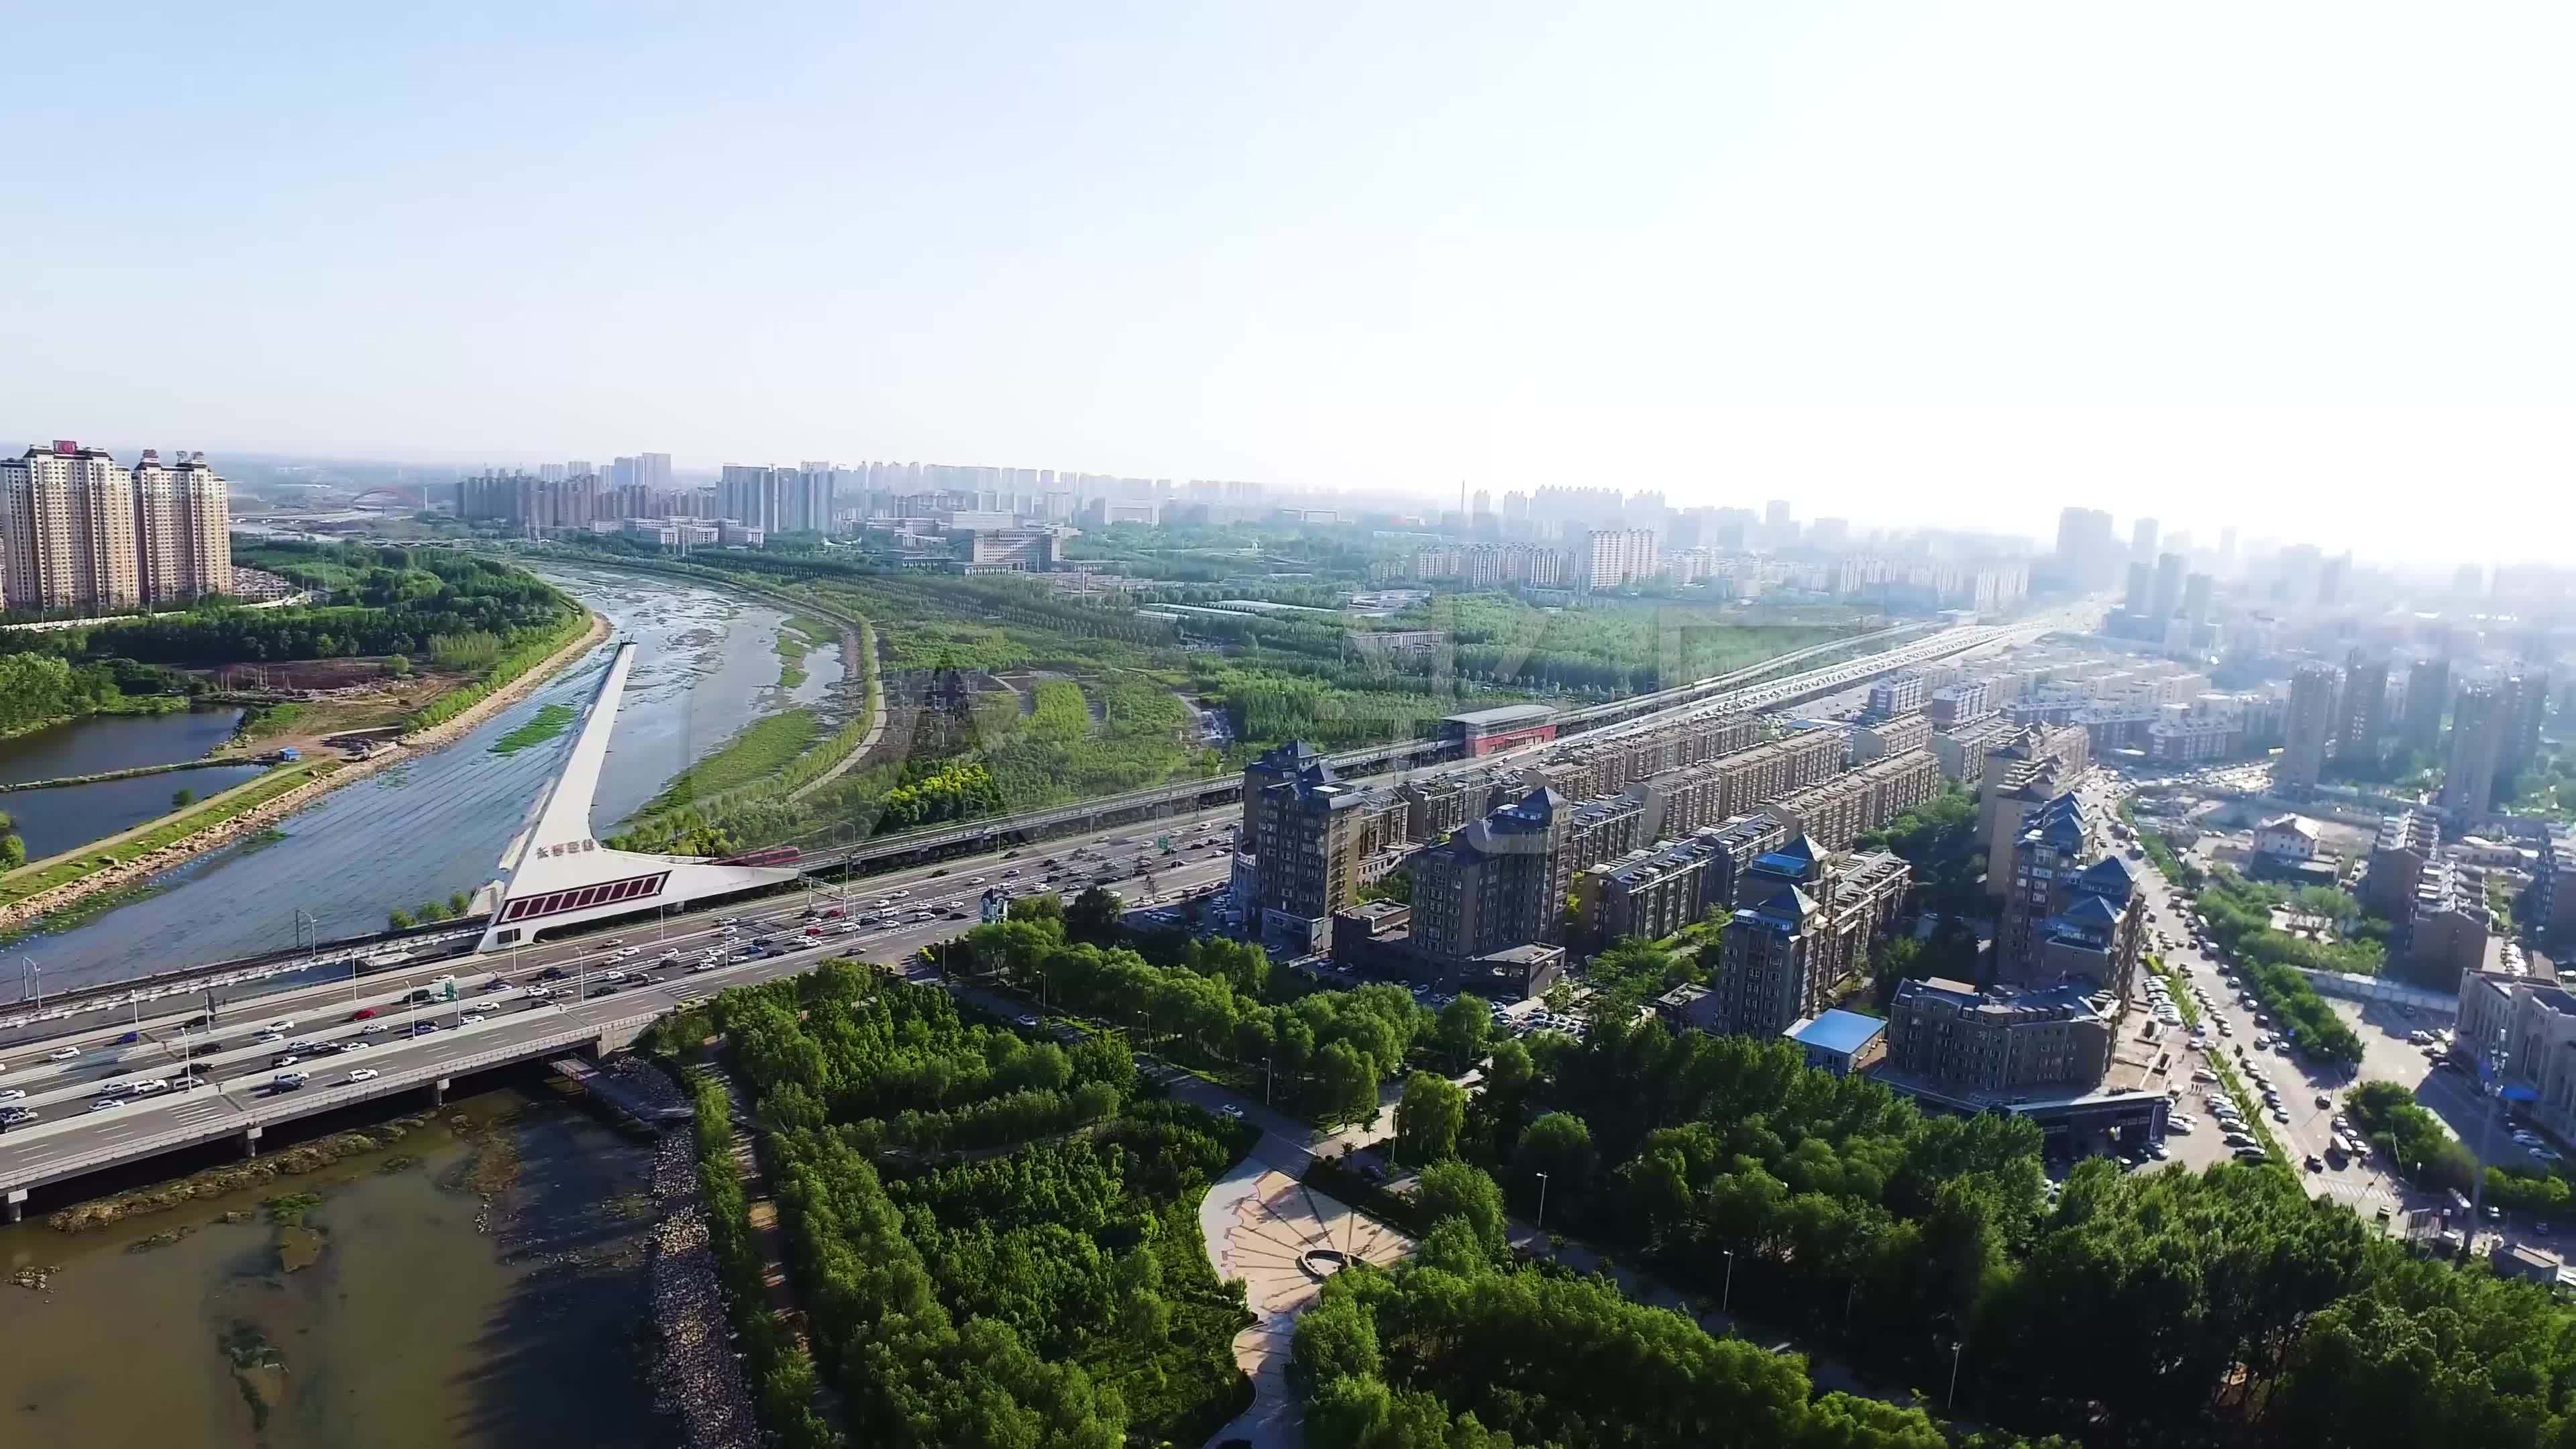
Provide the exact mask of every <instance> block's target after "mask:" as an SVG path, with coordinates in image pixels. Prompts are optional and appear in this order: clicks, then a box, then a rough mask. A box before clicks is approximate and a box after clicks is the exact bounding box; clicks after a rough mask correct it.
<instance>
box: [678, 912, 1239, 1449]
mask: <svg viewBox="0 0 2576 1449" xmlns="http://www.w3.org/2000/svg"><path fill="white" fill-rule="evenodd" d="M710 1026H712V1027H713V1028H714V1029H715V1030H718V1031H720V1032H722V1033H723V1035H724V1037H725V1040H726V1043H727V1047H728V1049H729V1051H730V1053H731V1055H732V1058H733V1060H734V1062H735V1065H736V1068H737V1070H738V1071H739V1072H741V1074H742V1075H743V1077H744V1078H745V1080H746V1081H747V1082H749V1083H751V1084H752V1085H753V1087H754V1093H755V1099H756V1103H757V1105H756V1109H755V1110H756V1115H757V1117H758V1119H759V1122H760V1126H761V1129H762V1131H763V1133H764V1143H765V1150H766V1152H767V1154H768V1160H769V1163H770V1167H771V1177H772V1180H773V1182H774V1183H775V1185H776V1192H777V1197H778V1201H779V1204H780V1207H781V1217H782V1223H783V1226H784V1228H785V1231H786V1243H787V1255H788V1262H789V1265H790V1267H791V1269H792V1270H793V1275H794V1281H795V1284H796V1288H797V1292H798V1294H799V1296H800V1299H801V1301H802V1303H803V1305H804V1308H805V1311H806V1318H807V1322H808V1324H809V1325H810V1327H811V1330H812V1335H813V1341H814V1346H815V1360H816V1364H817V1373H818V1374H819V1375H820V1377H821V1379H822V1381H824V1382H828V1383H830V1384H832V1385H833V1386H834V1387H835V1388H836V1389H837V1390H838V1391H839V1393H840V1395H841V1403H842V1406H843V1411H844V1413H845V1415H846V1418H847V1422H848V1427H849V1430H850V1437H851V1439H852V1441H853V1442H861V1443H876V1444H899V1445H920V1446H948V1445H959V1444H983V1445H1013V1444H1025V1445H1037V1444H1050V1445H1055V1444H1065V1445H1087V1446H1094V1449H1115V1446H1120V1445H1122V1444H1124V1443H1126V1442H1128V1440H1129V1438H1130V1436H1131V1435H1132V1436H1136V1437H1138V1438H1140V1439H1141V1440H1142V1441H1143V1442H1146V1443H1154V1442H1160V1441H1163V1440H1172V1441H1174V1442H1186V1443H1197V1442H1199V1441H1201V1440H1203V1439H1204V1438H1206V1436H1207V1435H1208V1434H1209V1433H1210V1432H1212V1431H1213V1430H1214V1429H1215V1427H1216V1426H1217V1425H1218V1424H1221V1423H1223V1422H1224V1421H1225V1420H1226V1419H1227V1418H1229V1417H1231V1416H1232V1415H1233V1414H1234V1413H1235V1412H1236V1411H1237V1410H1238V1409H1239V1408H1240V1406H1241V1404H1242V1403H1243V1402H1244V1400H1245V1399H1246V1397H1247V1396H1248V1392H1247V1388H1248V1386H1247V1385H1246V1384H1245V1382H1244V1380H1243V1378H1242V1376H1241V1374H1240V1373H1239V1372H1238V1371H1237V1370H1236V1369H1235V1367H1234V1363H1233V1356H1232V1341H1233V1337H1234V1334H1235V1333H1236V1331H1237V1330H1238V1329H1240V1328H1241V1327H1242V1326H1243V1325H1244V1324H1245V1323H1247V1322H1248V1321H1249V1315H1248V1314H1247V1313H1245V1311H1244V1307H1243V1300H1242V1292H1241V1288H1240V1285H1225V1284H1220V1283H1219V1282H1217V1280H1216V1276H1215V1273H1214V1270H1213V1269H1212V1268H1211V1267H1210V1266H1209V1264H1208V1260H1207V1255H1206V1252H1205V1250H1204V1248H1203V1247H1202V1246H1201V1244H1200V1242H1199V1239H1198V1232H1197V1216H1196V1210H1197V1204H1198V1201H1199V1199H1200V1197H1202V1196H1203V1195H1204V1194H1205V1192H1206V1189H1207V1185H1208V1183H1209V1182H1210V1181H1211V1180H1212V1179H1213V1178H1214V1177H1215V1176H1216V1175H1218V1174H1219V1173H1222V1172H1223V1171H1224V1170H1225V1168H1226V1167H1227V1165H1228V1164H1230V1163H1231V1162H1232V1161H1233V1160H1234V1159H1235V1158H1236V1157H1238V1156H1239V1155H1240V1154H1241V1152H1242V1150H1243V1149H1244V1147H1245V1146H1246V1145H1247V1144H1246V1143H1245V1142H1244V1141H1243V1140H1242V1138H1243V1135H1244V1134H1242V1133H1240V1132H1238V1131H1236V1130H1234V1129H1233V1128H1232V1127H1231V1126H1230V1125H1228V1124H1224V1123H1221V1122H1219V1121H1218V1120H1217V1119H1214V1118H1211V1117H1209V1116H1207V1115H1206V1114H1203V1113H1200V1112H1197V1111H1195V1110H1194V1109H1189V1108H1183V1107H1177V1106H1174V1105H1173V1104H1170V1103H1168V1102H1161V1101H1151V1100H1144V1099H1142V1097H1141V1096H1140V1091H1141V1089H1140V1086H1139V1082H1138V1078H1137V1074H1136V1071H1135V1065H1134V1062H1133V1060H1132V1059H1131V1058H1130V1057H1129V1056H1128V1054H1127V1052H1126V1049H1125V1048H1124V1047H1123V1046H1120V1045H1118V1044H1117V1043H1116V1042H1115V1041H1114V1040H1111V1039H1109V1038H1106V1037H1098V1038H1091V1039H1087V1040H1083V1041H1079V1042H1077V1043H1075V1044H1074V1045H1072V1046H1071V1047H1069V1048H1068V1047H1064V1046H1059V1045H1058V1044H1056V1043H1054V1042H1032V1041H1029V1040H1026V1039H1024V1038H1022V1037H1020V1036H1018V1035H1017V1034H1015V1033H1012V1032H1010V1031H1006V1030H1002V1029H999V1028H996V1027H992V1026H986V1025H977V1024H970V1023H968V1022H967V1021H965V1020H964V1019H963V1018H961V1016H960V1015H959V1012H958V1008H957V1006H956V1004H955V1003H954V1002H953V1001H952V1000H951V999H950V997H949V996H948V994H947V993H946V992H944V991H941V990H938V989H936V988H930V987H915V986H907V985H903V984H900V983H895V982H890V981H885V980H883V979H881V978H878V977H875V976H873V975H871V974H869V973H867V972H864V971H862V970H861V969H859V968H858V967H857V966H855V965H854V964H853V963H849V962H832V963H828V964H826V965H825V966H823V967H820V968H818V969H817V970H815V971H813V972H811V973H808V974H806V975H804V976H801V977H797V978H792V979H790V980H786V981H780V982H774V983H770V984H768V985H765V986H760V987H751V988H738V989H736V990H732V991H728V992H725V993H723V994H722V995H720V996H719V997H717V998H716V999H715V1000H714V1001H713V1002H711V1003H709V1004H708V1005H707V1006H705V1007H703V1008H700V1009H699V1010H698V1011H697V1012H693V1013H691V1014H690V1015H689V1017H688V1018H687V1019H686V1020H683V1021H680V1022H676V1023H673V1024H670V1025H668V1026H666V1027H665V1028H664V1029H663V1030H662V1031H661V1032H659V1033H657V1038H656V1039H657V1042H658V1043H659V1044H661V1045H664V1046H668V1045H671V1044H674V1043H677V1042H679V1041H683V1040H688V1039H692V1038H693V1037H695V1036H696V1035H697V1034H698V1033H701V1032H703V1031H705V1030H707V1029H708V1028H709V1027H710ZM1050 1094H1052V1095H1055V1096H1058V1097H1061V1098H1063V1099H1064V1100H1067V1101H1072V1100H1075V1099H1077V1098H1080V1097H1085V1096H1088V1097H1090V1098H1092V1099H1095V1100H1097V1099H1101V1098H1103V1096H1104V1094H1105V1099H1106V1100H1107V1101H1108V1102H1109V1103H1110V1104H1111V1106H1112V1107H1113V1108H1114V1111H1113V1112H1111V1113H1109V1114H1106V1115H1104V1116H1103V1117H1102V1118H1100V1119H1099V1120H1098V1122H1097V1125H1096V1126H1094V1127H1093V1129H1092V1130H1090V1131H1088V1132H1078V1133H1073V1134H1071V1135H1064V1136H1056V1137H1051V1138H1048V1139H1046V1140H1038V1141H1028V1140H1026V1139H1025V1138H1005V1139H1002V1140H1000V1141H997V1142H996V1143H995V1144H993V1146H994V1147H996V1148H999V1147H1003V1146H1004V1145H1005V1144H1007V1143H1009V1142H1018V1143H1019V1144H1020V1145H1018V1146H1017V1147H1016V1148H1015V1149H1013V1150H1001V1151H989V1152H986V1153H978V1154H975V1155H974V1156H972V1157H970V1158H969V1159H967V1160H949V1161H932V1160H929V1159H928V1157H927V1156H926V1155H925V1153H926V1151H927V1149H916V1148H915V1147H914V1146H913V1145H909V1144H895V1143H892V1142H890V1141H889V1140H888V1138H887V1136H886V1135H885V1134H886V1133H887V1132H888V1130H889V1124H891V1123H896V1122H900V1121H902V1120H904V1118H905V1116H906V1115H907V1114H915V1115H920V1114H951V1115H956V1114H969V1113H972V1112H974V1111H976V1110H977V1109H978V1108H980V1107H983V1106H984V1105H985V1104H987V1103H992V1102H1002V1101H1011V1100H1013V1099H1029V1098H1033V1097H1044V1096H1047V1095H1050ZM1021 1125H1022V1126H1025V1127H1031V1128H1035V1129H1038V1130H1054V1129H1056V1128H1057V1127H1059V1126H1060V1125H1061V1124H1058V1123H1055V1122H1052V1121H1050V1122H1031V1121H1025V1120H1024V1121H1022V1122H1021ZM951 1145H952V1146H953V1145H954V1144H951ZM771 1412H774V1408H773V1406H771V1405H770V1404H769V1403H768V1402H767V1399H766V1397H765V1398H764V1415H765V1418H766V1416H767V1415H768V1414H769V1413H771ZM768 1427H770V1428H772V1429H773V1430H775V1429H778V1428H779V1427H780V1426H779V1425H778V1424H777V1423H775V1422H770V1423H769V1424H768Z"/></svg>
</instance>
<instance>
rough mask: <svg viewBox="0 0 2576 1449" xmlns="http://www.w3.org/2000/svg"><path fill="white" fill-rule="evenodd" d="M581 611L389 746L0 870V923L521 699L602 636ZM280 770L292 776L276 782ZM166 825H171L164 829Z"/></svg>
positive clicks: (17, 923) (311, 765)
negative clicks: (459, 703)
mask: <svg viewBox="0 0 2576 1449" xmlns="http://www.w3.org/2000/svg"><path fill="white" fill-rule="evenodd" d="M586 612H588V613H589V616H590V624H589V627H588V628H586V629H584V630H583V631H582V633H581V634H580V636H579V637H577V638H575V639H574V640H573V641H572V642H570V643H568V644H566V645H564V646H563V647H562V648H560V649H558V650H556V651H555V652H554V653H553V654H551V655H548V656H547V657H546V658H545V659H544V660H542V661H540V662H539V663H538V664H537V665H536V666H535V667H533V668H530V669H528V670H526V671H524V672H522V673H521V674H520V675H519V676H518V677H517V678H515V679H513V680H511V681H510V682H509V683H507V684H504V685H502V686H500V687H498V688H496V689H493V690H491V691H490V692H488V693H486V694H485V695H484V696H483V697H482V698H481V699H478V700H476V701H474V702H473V703H472V704H470V705H467V706H466V707H465V708H463V709H462V710H460V711H459V712H458V713H456V714H454V715H452V716H450V717H448V718H447V719H445V720H443V721H441V722H439V723H437V724H434V725H430V726H428V727H426V728H423V729H420V730H416V731H414V732H412V733H411V734H408V735H405V736H403V737H402V738H401V739H400V740H398V741H397V742H395V745H394V747H393V748H391V749H387V750H381V751H379V752H377V753H376V754H374V755H372V756H370V757H368V758H367V759H364V760H336V759H321V760H309V761H306V762H305V763H303V764H300V765H289V766H284V767H282V768H281V769H279V770H277V771H273V772H271V773H270V774H268V775H266V776H264V777H262V778H260V779H258V780H254V781H251V782H250V783H248V784H245V785H241V786H237V787H235V788H234V789H231V790H227V791H225V792H223V793H222V794H219V795H215V796H213V797H211V798H209V799H206V800H204V801H200V802H199V803H198V804H196V805H195V806H192V807H190V808H189V809H188V810H186V811H184V812H181V813H178V814H176V815H173V816H170V817H166V818H164V819H162V820H159V821H155V822H151V823H148V824H146V825H142V826H138V827H136V828H135V829H134V830H131V831H128V832H126V833H125V834H124V835H121V836H111V837H109V838H107V839H106V840H98V841H92V842H90V843H89V844H88V845H85V846H82V847H81V848H80V849H78V850H76V851H70V852H66V853H65V854H63V855H60V856H56V857H54V858H53V859H51V860H46V861H38V862H35V863H32V864H29V865H27V866H24V867H22V868H20V869H18V870H15V871H11V872H9V873H8V874H6V875H0V902H5V904H0V931H8V930H10V929H13V928H16V927H21V926H24V925H26V924H28V923H30V922H32V921H34V920H36V919H37V918H38V917H41V916H44V915H46V914H48V913H49V912H52V911H55V910H59V909H60V908H62V907H64V906H67V905H70V904H72V903H73V902H75V901H78V900H81V899H83V898H84V897H87V896H91V895H96V894H98V893H99V892H102V891H110V890H118V889H121V888H123V887H126V886H129V885H132V884H134V883H136V882H138V881H141V880H143V879H145V878H147V877H150V876H154V875H158V874H160V873H161V872H163V871H167V870H171V869H175V868H176V867H178V866H181V865H184V864H186V863H187V862H189V861H191V860H193V859H195V858H197V857H198V856H201V855H204V854H205V853H207V852H208V851H211V850H214V849H217V848H218V847H221V846H224V845H227V844H230V843H231V842H233V841H234V840H237V839H239V838H241V837H242V836H244V835H248V834H252V833H254V832H256V831H260V830H264V829H267V828H268V827H269V826H272V825H274V824H276V823H277V822H278V821H280V820H283V819H285V818H286V817H287V816H289V815H292V814H294V813H295V812H296V811H298V810H301V809H303V808H304V807H305V806H307V805H310V804H312V803H313V802H314V801H315V800H317V799H319V798H320V797H321V796H322V795H324V794H326V793H328V792H330V791H332V790H336V789H339V788H340V787H341V786H343V785H347V784H350V783H351V782H353V781H357V780H362V779H365V778H367V777H368V776H370V775H373V774H375V773H377V772H379V771H382V770H385V769H388V768H390V767H392V766H393V765H395V764H397V763H400V762H402V761H405V760H409V759H411V758H413V757H415V756H418V755H421V754H425V753H428V752H430V751H434V750H437V749H440V748H442V747H444V746H446V745H449V744H453V743H454V742H455V741H457V740H459V739H462V738H463V737H464V736H465V735H466V734H467V733H469V732H470V731H472V730H473V729H474V728H475V727H476V726H478V725H480V724H482V723H483V722H484V721H485V720H487V719H490V718H491V717H492V716H493V715H494V714H495V713H498V712H499V711H501V710H503V709H507V708H508V707H510V706H511V705H513V704H516V703H517V702H519V701H520V700H522V699H524V698H526V697H527V695H528V693H529V692H530V691H532V690H534V689H535V688H537V687H538V686H539V685H541V684H543V683H545V681H546V680H548V679H550V678H552V677H553V676H554V675H555V674H557V673H559V672H560V671H561V670H562V669H563V668H564V667H565V666H567V665H569V664H571V663H572V662H573V661H574V660H576V659H579V658H580V657H581V656H582V655H583V654H586V653H588V652H589V651H590V650H591V649H592V648H593V647H595V646H596V645H597V644H598V643H599V642H600V641H601V640H603V639H605V638H607V637H608V620H607V619H606V618H605V617H603V616H602V615H601V614H600V613H599V612H598V611H596V610H589V611H586ZM290 778H291V779H293V780H294V781H295V782H296V783H293V784H291V785H290V784H284V783H281V781H284V780H287V779H290ZM179 827H185V828H184V829H180V828H179ZM174 830H176V831H177V833H176V834H171V833H170V832H172V831H174ZM13 897H14V898H13Z"/></svg>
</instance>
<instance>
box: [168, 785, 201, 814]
mask: <svg viewBox="0 0 2576 1449" xmlns="http://www.w3.org/2000/svg"><path fill="white" fill-rule="evenodd" d="M196 803H197V792H196V791H194V790H191V789H189V788H188V787H187V786H185V785H182V786H180V787H179V788H178V789H176V790H173V791H171V792H170V808H171V809H173V810H185V809H187V808H188V807H189V806H191V805H194V804H196Z"/></svg>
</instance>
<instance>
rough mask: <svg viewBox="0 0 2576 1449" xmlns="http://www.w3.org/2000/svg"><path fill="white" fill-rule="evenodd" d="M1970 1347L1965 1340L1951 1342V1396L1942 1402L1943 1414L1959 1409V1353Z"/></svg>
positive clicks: (1956, 1339)
mask: <svg viewBox="0 0 2576 1449" xmlns="http://www.w3.org/2000/svg"><path fill="white" fill-rule="evenodd" d="M1967 1346H1968V1341H1967V1340H1966V1339H1964V1338H1954V1339H1952V1340H1950V1396H1949V1397H1948V1398H1947V1399H1945V1400H1943V1401H1942V1404H1941V1412H1943V1413H1945V1414H1947V1413H1950V1412H1952V1411H1953V1410H1955V1409H1957V1408H1958V1407H1959V1351H1960V1350H1961V1349H1964V1348H1966V1347H1967Z"/></svg>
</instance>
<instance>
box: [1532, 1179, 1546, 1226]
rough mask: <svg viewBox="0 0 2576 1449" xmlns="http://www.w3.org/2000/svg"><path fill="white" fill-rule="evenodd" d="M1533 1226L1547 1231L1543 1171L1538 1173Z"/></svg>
mask: <svg viewBox="0 0 2576 1449" xmlns="http://www.w3.org/2000/svg"><path fill="white" fill-rule="evenodd" d="M1533 1226H1535V1227H1536V1229H1537V1230H1538V1231H1539V1232H1542V1233H1543V1232H1546V1231H1547V1174H1546V1173H1544V1172H1542V1173H1540V1174H1539V1175H1538V1221H1537V1222H1536V1223H1535V1224H1534V1225H1533Z"/></svg>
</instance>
